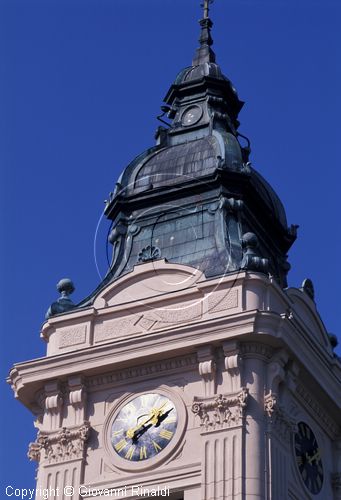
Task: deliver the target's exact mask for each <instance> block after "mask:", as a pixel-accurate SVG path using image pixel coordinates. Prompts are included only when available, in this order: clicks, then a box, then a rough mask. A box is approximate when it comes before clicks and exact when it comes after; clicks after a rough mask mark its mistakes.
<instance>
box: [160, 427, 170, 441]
mask: <svg viewBox="0 0 341 500" xmlns="http://www.w3.org/2000/svg"><path fill="white" fill-rule="evenodd" d="M159 436H160V437H161V438H163V439H167V440H168V441H169V440H170V439H172V436H173V432H172V431H167V429H162V431H160V434H159Z"/></svg>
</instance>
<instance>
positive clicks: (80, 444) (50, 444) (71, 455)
mask: <svg viewBox="0 0 341 500" xmlns="http://www.w3.org/2000/svg"><path fill="white" fill-rule="evenodd" d="M89 433H90V424H89V422H87V421H85V422H84V423H83V425H81V426H80V427H78V428H72V429H67V428H66V427H63V428H62V429H61V430H60V431H59V432H57V433H53V434H51V433H50V434H47V433H44V432H38V435H37V440H36V441H35V442H34V443H30V445H29V450H28V453H27V456H28V458H29V459H30V460H36V461H37V462H39V461H40V460H46V461H47V462H48V463H57V462H66V461H67V460H72V459H77V458H83V457H84V452H85V443H86V442H87V440H88V437H89Z"/></svg>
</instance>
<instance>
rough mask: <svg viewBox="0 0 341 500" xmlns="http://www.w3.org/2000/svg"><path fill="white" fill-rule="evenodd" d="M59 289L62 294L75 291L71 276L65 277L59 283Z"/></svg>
mask: <svg viewBox="0 0 341 500" xmlns="http://www.w3.org/2000/svg"><path fill="white" fill-rule="evenodd" d="M57 290H58V292H59V293H61V294H63V293H64V294H65V295H70V294H71V293H72V292H74V291H75V286H74V284H73V283H72V281H71V280H70V279H69V278H63V279H61V280H60V281H59V282H58V283H57Z"/></svg>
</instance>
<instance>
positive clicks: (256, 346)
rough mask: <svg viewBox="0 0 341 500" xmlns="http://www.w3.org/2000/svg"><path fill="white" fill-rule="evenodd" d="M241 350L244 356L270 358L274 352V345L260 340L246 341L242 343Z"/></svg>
mask: <svg viewBox="0 0 341 500" xmlns="http://www.w3.org/2000/svg"><path fill="white" fill-rule="evenodd" d="M240 351H241V353H242V355H243V357H244V358H246V357H260V358H261V359H265V360H267V359H270V358H271V357H272V354H273V349H272V347H270V346H268V345H265V344H261V343H260V342H245V343H241V344H240Z"/></svg>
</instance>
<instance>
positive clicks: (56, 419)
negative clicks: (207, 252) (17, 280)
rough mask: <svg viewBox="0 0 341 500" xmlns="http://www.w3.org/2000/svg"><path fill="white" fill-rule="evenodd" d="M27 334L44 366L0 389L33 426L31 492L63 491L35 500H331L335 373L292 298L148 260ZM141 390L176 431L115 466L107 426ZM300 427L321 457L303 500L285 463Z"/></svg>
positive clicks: (321, 331)
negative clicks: (169, 405) (174, 422)
mask: <svg viewBox="0 0 341 500" xmlns="http://www.w3.org/2000/svg"><path fill="white" fill-rule="evenodd" d="M41 336H42V338H43V339H44V340H45V341H46V343H47V355H46V357H44V358H40V359H36V360H32V361H28V362H24V363H19V364H17V365H15V367H14V368H13V369H12V370H11V373H10V382H11V384H12V387H13V390H14V392H15V394H16V397H17V398H18V399H19V400H20V401H22V402H23V403H24V404H25V406H27V407H28V408H30V410H31V411H32V413H33V414H34V415H36V422H35V425H36V427H37V429H38V431H39V433H38V437H37V441H36V442H35V443H33V444H31V445H30V450H29V456H30V458H31V459H34V460H37V463H38V475H37V481H38V488H39V487H41V488H57V487H58V488H59V491H60V492H62V491H63V488H64V487H65V486H72V487H74V495H73V496H71V497H70V496H69V497H68V496H65V494H64V493H62V494H60V495H58V496H57V495H55V497H53V496H51V497H49V498H55V499H56V500H57V498H62V499H63V500H64V499H66V498H72V499H73V500H76V499H77V500H79V499H81V498H84V499H85V498H86V499H87V500H90V499H91V500H92V499H95V498H101V497H100V496H97V497H96V496H95V490H105V489H106V488H107V489H113V490H114V491H115V495H113V494H112V496H111V497H109V498H140V496H139V495H138V494H137V493H136V490H134V488H133V486H135V487H136V485H142V486H143V487H145V488H148V489H151V490H152V489H153V488H157V487H159V488H162V487H169V489H170V494H171V498H174V499H181V498H184V499H185V500H199V499H201V500H222V499H231V500H232V499H235V500H242V499H250V500H251V499H255V500H256V499H259V500H260V499H267V500H270V499H273V500H282V499H283V500H284V499H296V500H305V499H307V500H308V499H316V500H327V499H340V498H341V484H340V483H341V475H340V472H341V434H340V422H341V419H340V415H341V413H340V402H341V366H340V362H339V361H338V359H337V358H336V357H335V356H334V355H333V352H332V349H331V346H330V342H329V339H328V335H327V332H326V330H325V328H324V325H323V323H322V322H321V320H320V317H319V315H318V313H317V311H316V307H315V303H314V302H313V300H312V299H311V298H309V296H308V295H307V294H306V293H305V292H304V291H302V290H300V289H295V288H289V289H287V290H284V291H283V290H282V289H281V288H280V287H279V286H278V285H277V283H276V282H275V281H274V280H273V279H272V278H271V277H267V276H265V275H264V274H259V273H252V272H244V271H240V272H237V273H235V274H230V275H227V276H224V277H222V278H216V279H206V278H205V276H204V275H203V274H202V273H200V272H199V271H198V270H196V269H193V268H191V267H185V266H181V265H176V264H169V263H167V262H165V261H164V260H157V261H154V262H149V263H145V264H140V265H137V266H135V268H134V271H133V272H131V273H128V274H126V275H125V276H123V277H121V278H119V279H118V280H116V281H115V282H113V283H110V284H109V285H108V286H107V287H106V288H104V289H103V290H102V291H101V292H100V293H99V295H98V296H97V298H96V299H95V301H94V302H93V305H92V306H91V307H88V308H84V309H76V310H75V311H73V312H69V313H65V314H62V315H57V316H55V317H52V318H50V319H49V320H48V321H46V323H45V324H44V325H43V328H42V332H41ZM155 391H156V392H159V393H160V394H162V395H166V396H167V397H169V398H170V399H171V400H172V401H173V402H174V405H175V406H176V409H177V413H178V417H179V421H178V426H177V430H176V433H175V435H174V437H173V439H172V441H171V442H170V443H169V445H168V446H167V447H166V448H165V449H164V450H162V451H161V452H160V453H159V454H158V455H157V456H155V457H153V458H150V459H149V460H145V461H142V462H141V463H139V462H130V461H129V460H123V459H122V458H121V457H119V456H118V455H117V453H115V452H114V450H113V448H112V445H111V443H110V426H111V424H112V422H113V418H114V417H115V415H117V411H118V409H119V408H121V407H122V405H123V404H124V402H125V401H129V398H131V396H132V395H138V394H143V393H151V392H155ZM302 420H303V421H305V422H307V424H308V425H309V426H310V428H311V429H313V431H314V434H315V436H316V438H317V440H318V443H319V447H320V450H321V459H322V463H323V485H322V489H321V491H320V492H319V493H318V494H317V495H313V494H311V493H310V492H309V490H308V489H307V488H306V486H305V485H304V483H303V481H302V477H301V476H300V474H299V471H298V467H297V463H296V459H295V454H294V449H293V435H294V432H295V429H296V426H297V423H298V422H299V421H302ZM119 490H120V491H119ZM63 495H64V496H63ZM103 495H104V491H103ZM103 495H102V498H104V497H105V496H103ZM152 495H153V492H152V493H151V494H150V496H152ZM37 498H39V497H38V496H37Z"/></svg>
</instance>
